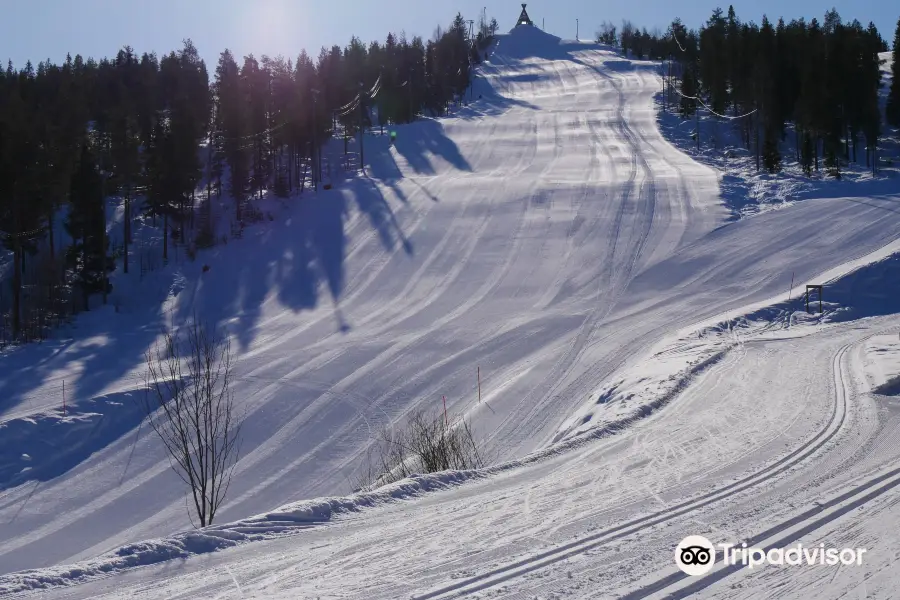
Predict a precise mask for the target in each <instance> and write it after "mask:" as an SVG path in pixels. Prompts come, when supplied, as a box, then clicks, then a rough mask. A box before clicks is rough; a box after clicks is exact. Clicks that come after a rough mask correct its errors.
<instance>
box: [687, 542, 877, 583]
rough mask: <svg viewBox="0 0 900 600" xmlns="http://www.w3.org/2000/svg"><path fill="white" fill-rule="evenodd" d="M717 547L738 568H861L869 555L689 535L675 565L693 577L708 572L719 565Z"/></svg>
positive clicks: (858, 550)
mask: <svg viewBox="0 0 900 600" xmlns="http://www.w3.org/2000/svg"><path fill="white" fill-rule="evenodd" d="M716 546H718V548H719V549H720V551H721V555H722V562H723V563H724V564H725V565H737V564H740V565H742V566H745V567H747V568H748V569H753V568H756V567H759V566H762V565H779V566H783V565H788V566H792V567H799V566H803V565H807V566H813V565H827V566H834V565H837V564H838V563H840V564H841V565H844V566H850V565H862V559H863V554H865V553H866V552H868V550H866V549H865V548H842V549H838V548H826V547H825V544H819V545H818V546H804V545H803V544H797V545H796V546H792V547H790V548H770V549H769V550H763V549H762V548H753V547H747V544H746V543H743V544H741V545H737V544H716V545H713V543H712V542H710V541H709V540H708V539H706V538H705V537H703V536H700V535H689V536H688V537H686V538H684V539H683V540H681V543H679V544H678V547H677V548H676V549H675V564H676V565H678V568H679V569H681V570H682V571H683V572H684V573H686V574H688V575H691V576H694V577H696V576H700V575H705V574H707V573H709V572H710V571H711V570H712V568H713V566H714V565H715V563H716Z"/></svg>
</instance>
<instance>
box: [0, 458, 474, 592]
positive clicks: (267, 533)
mask: <svg viewBox="0 0 900 600" xmlns="http://www.w3.org/2000/svg"><path fill="white" fill-rule="evenodd" d="M484 476H485V474H484V473H479V472H476V471H448V472H444V473H435V474H431V475H413V476H411V477H409V478H407V479H404V480H402V481H398V482H397V483H393V484H391V485H388V486H385V487H383V488H380V489H378V490H376V491H373V492H363V493H358V494H354V495H351V496H346V497H343V498H320V499H314V500H305V501H302V502H296V503H293V504H287V505H284V506H281V507H279V508H278V509H276V510H274V511H271V512H268V513H265V514H261V515H256V516H253V517H249V518H247V519H242V520H240V521H235V522H233V523H226V524H222V525H211V526H209V527H205V528H203V529H198V530H196V531H190V532H184V533H179V534H176V535H173V536H171V537H167V538H162V539H156V540H147V541H144V542H138V543H134V544H127V545H125V546H122V547H120V548H117V549H116V550H113V551H111V552H107V553H106V554H103V555H101V556H98V557H97V558H94V559H91V560H87V561H83V562H80V563H76V564H74V565H65V566H59V567H49V568H45V569H33V570H28V571H21V572H18V573H10V574H8V575H2V576H0V596H5V595H9V594H16V593H21V592H25V591H29V590H40V589H49V588H56V587H66V586H72V585H78V584H81V583H85V582H87V581H90V580H92V579H97V578H100V577H103V576H106V575H110V574H113V573H117V572H121V571H124V570H127V569H133V568H135V567H143V566H148V565H154V564H158V563H161V562H165V561H168V560H173V559H185V558H188V557H189V556H194V555H199V554H208V553H210V552H217V551H219V550H224V549H227V548H231V547H234V546H236V545H238V544H242V543H246V542H251V541H261V540H267V539H273V538H277V537H282V536H286V535H292V534H296V533H298V532H300V531H303V530H305V529H308V528H310V527H312V526H313V525H316V524H323V523H327V522H329V521H331V520H332V519H333V518H335V517H336V516H338V515H342V514H346V513H353V512H358V511H359V510H361V509H363V508H374V507H377V506H381V505H384V504H388V503H391V502H396V501H399V500H405V499H410V498H414V497H416V496H420V495H422V494H425V493H428V492H434V491H438V490H442V489H446V488H448V487H451V486H455V485H458V484H460V483H462V482H464V481H468V480H471V479H476V478H480V477H484Z"/></svg>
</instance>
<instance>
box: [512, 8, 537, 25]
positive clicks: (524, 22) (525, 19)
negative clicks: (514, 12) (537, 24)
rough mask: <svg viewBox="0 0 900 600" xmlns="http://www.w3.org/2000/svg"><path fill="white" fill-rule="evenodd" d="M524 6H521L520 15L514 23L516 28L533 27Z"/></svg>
mask: <svg viewBox="0 0 900 600" xmlns="http://www.w3.org/2000/svg"><path fill="white" fill-rule="evenodd" d="M525 6H526V5H525V4H524V3H523V4H522V14H520V15H519V20H518V21H516V27H521V26H522V25H534V23H532V22H531V19H530V18H529V17H528V11H527V10H525Z"/></svg>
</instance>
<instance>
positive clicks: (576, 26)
mask: <svg viewBox="0 0 900 600" xmlns="http://www.w3.org/2000/svg"><path fill="white" fill-rule="evenodd" d="M578 33H579V32H578V19H575V41H576V42H577V41H578Z"/></svg>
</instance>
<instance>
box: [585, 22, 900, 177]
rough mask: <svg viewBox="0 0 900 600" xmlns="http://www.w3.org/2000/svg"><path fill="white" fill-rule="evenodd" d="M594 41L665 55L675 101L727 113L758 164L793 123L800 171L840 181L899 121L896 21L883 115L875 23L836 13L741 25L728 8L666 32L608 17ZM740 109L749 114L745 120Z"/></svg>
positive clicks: (770, 163)
mask: <svg viewBox="0 0 900 600" xmlns="http://www.w3.org/2000/svg"><path fill="white" fill-rule="evenodd" d="M597 41H598V42H600V43H605V44H610V45H616V46H618V47H620V48H621V49H622V50H623V51H625V52H628V53H630V54H631V55H633V56H635V57H637V58H645V59H652V60H659V61H664V63H663V64H664V68H665V77H664V79H665V83H666V86H667V88H668V89H669V90H670V91H673V92H674V94H673V93H669V94H664V96H665V97H666V98H670V97H674V100H675V101H674V104H675V106H674V107H673V108H675V109H676V110H677V111H678V112H680V114H681V115H682V116H683V117H685V118H689V117H692V116H698V114H697V113H698V111H701V110H702V111H705V114H710V115H713V116H715V115H718V116H720V117H721V118H723V119H729V120H733V121H734V122H735V123H736V125H737V127H739V129H740V133H741V138H742V140H743V142H744V145H745V147H746V148H747V149H748V150H749V149H752V150H754V151H755V152H756V156H757V168H758V169H759V168H764V169H766V170H767V171H769V172H772V173H774V172H777V171H779V170H780V169H781V163H782V154H781V153H782V150H781V149H780V145H781V144H780V142H782V141H784V140H786V139H788V133H789V132H790V131H791V130H792V131H793V133H794V135H793V136H792V137H793V140H794V152H795V154H796V158H797V160H798V162H800V164H801V165H802V166H803V169H804V171H805V172H806V174H807V175H811V174H812V173H813V172H814V171H819V170H820V168H821V167H824V169H825V170H826V172H827V174H828V175H830V176H833V177H837V178H839V177H840V176H841V168H842V165H844V164H847V163H848V162H851V161H852V162H862V161H864V162H865V164H866V165H868V166H871V167H872V168H873V169H874V168H875V166H876V164H877V161H876V156H877V152H878V147H879V139H880V138H881V136H882V135H883V134H884V133H885V123H884V120H886V121H887V125H890V126H893V127H900V77H898V70H900V61H898V60H897V55H898V47H900V21H898V22H897V31H896V34H895V36H894V43H893V57H894V62H893V75H894V77H893V82H892V86H891V88H890V90H889V95H888V102H887V110H886V119H883V118H882V111H881V107H880V105H879V95H880V91H881V88H882V81H881V72H880V69H881V62H880V61H879V56H878V54H879V53H881V52H887V51H888V50H889V46H888V44H887V42H886V41H885V39H884V38H883V37H882V36H881V34H880V33H879V32H878V30H877V29H876V27H875V25H874V24H873V23H871V22H870V23H869V24H868V25H867V26H863V25H862V24H861V23H860V22H859V21H853V22H851V23H845V22H843V20H842V19H841V16H840V15H839V14H838V13H837V11H836V10H834V9H832V10H830V11H828V12H827V13H826V14H825V16H824V19H823V20H822V21H821V22H820V21H819V20H818V19H816V18H813V19H811V20H810V21H808V22H807V21H806V20H804V19H797V20H793V21H790V22H789V23H785V21H784V20H783V19H779V20H778V21H777V22H775V23H773V22H771V21H770V20H769V19H768V18H767V17H765V16H763V17H762V21H761V23H760V24H757V23H754V22H743V21H741V20H740V19H739V18H738V16H737V15H736V14H735V11H734V8H733V7H729V9H728V11H727V13H726V12H723V11H722V10H721V9H718V8H717V9H716V10H715V11H713V13H712V15H711V16H710V17H709V19H708V20H707V22H706V23H704V24H703V26H702V27H700V28H699V30H694V29H688V28H687V27H686V26H685V25H684V24H683V23H682V22H681V20H680V19H675V21H673V22H672V24H671V25H670V26H669V27H668V29H667V30H666V32H665V33H664V34H661V33H649V32H648V31H647V30H646V29H643V30H638V29H637V28H636V27H635V26H634V25H633V24H631V23H629V22H625V23H623V25H622V28H621V30H617V28H616V27H614V26H613V25H611V24H609V23H604V24H602V25H601V27H600V29H599V31H598V33H597ZM744 115H746V117H744Z"/></svg>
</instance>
